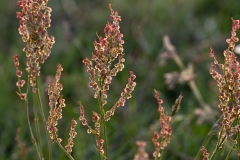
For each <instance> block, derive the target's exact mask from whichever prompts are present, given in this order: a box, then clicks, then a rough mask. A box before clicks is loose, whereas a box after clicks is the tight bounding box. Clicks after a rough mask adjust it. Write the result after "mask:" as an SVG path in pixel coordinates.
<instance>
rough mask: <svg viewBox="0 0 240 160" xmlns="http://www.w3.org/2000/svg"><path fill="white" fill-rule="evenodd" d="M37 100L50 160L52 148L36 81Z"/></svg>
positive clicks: (50, 159)
mask: <svg viewBox="0 0 240 160" xmlns="http://www.w3.org/2000/svg"><path fill="white" fill-rule="evenodd" d="M37 86H38V87H37V99H38V103H39V106H40V113H41V117H42V120H43V124H44V131H45V134H46V137H47V143H48V156H49V160H52V147H51V140H50V136H49V133H48V130H47V121H46V118H45V115H44V111H43V105H42V100H41V97H40V91H39V84H38V80H37Z"/></svg>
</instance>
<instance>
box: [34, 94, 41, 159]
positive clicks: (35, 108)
mask: <svg viewBox="0 0 240 160" xmlns="http://www.w3.org/2000/svg"><path fill="white" fill-rule="evenodd" d="M36 105H37V104H36V94H33V113H34V123H35V129H36V134H37V141H38V149H39V152H40V155H41V157H42V158H43V153H42V152H43V151H42V139H41V133H40V128H39V120H38V112H37V106H36Z"/></svg>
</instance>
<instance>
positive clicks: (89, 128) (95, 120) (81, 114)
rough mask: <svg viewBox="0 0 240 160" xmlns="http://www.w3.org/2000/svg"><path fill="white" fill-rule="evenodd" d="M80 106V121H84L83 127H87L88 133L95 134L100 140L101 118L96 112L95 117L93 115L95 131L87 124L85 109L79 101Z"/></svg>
mask: <svg viewBox="0 0 240 160" xmlns="http://www.w3.org/2000/svg"><path fill="white" fill-rule="evenodd" d="M78 104H79V111H80V116H79V120H80V121H82V125H83V126H87V127H88V129H87V133H88V134H91V133H92V134H94V135H95V136H96V138H97V139H98V138H99V137H100V127H101V125H100V122H99V120H100V117H99V115H98V114H97V113H96V112H93V115H92V122H93V123H94V124H95V125H94V126H95V129H92V127H91V126H90V125H88V123H87V119H86V118H85V115H84V108H83V106H82V104H81V102H80V101H78Z"/></svg>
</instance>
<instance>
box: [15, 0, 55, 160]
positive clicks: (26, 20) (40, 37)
mask: <svg viewBox="0 0 240 160" xmlns="http://www.w3.org/2000/svg"><path fill="white" fill-rule="evenodd" d="M47 2H48V0H18V7H19V8H20V9H21V12H17V18H18V19H19V22H20V27H19V28H18V31H19V34H20V35H21V36H22V40H23V42H25V47H24V48H23V51H24V52H25V53H26V57H27V62H26V65H27V68H26V71H27V73H28V80H27V89H26V91H25V92H23V91H22V87H23V85H24V84H25V80H22V79H21V76H22V71H21V70H20V68H19V59H18V55H15V56H14V64H15V67H16V70H17V71H16V75H17V77H18V82H17V83H16V85H17V87H18V92H17V94H18V95H19V96H20V98H21V99H22V100H24V102H25V110H26V116H27V122H28V127H29V131H30V135H31V140H32V142H33V144H34V145H35V148H36V150H37V154H38V157H39V159H43V157H44V156H43V151H42V139H41V133H40V130H41V126H40V122H39V117H38V115H39V114H40V115H41V120H42V122H43V124H44V128H45V134H46V139H47V141H48V152H49V159H52V153H51V152H52V151H51V145H50V138H49V136H48V133H47V124H46V119H45V116H44V110H43V105H42V102H41V97H40V92H39V84H38V83H39V82H38V77H39V76H40V68H41V63H42V64H43V63H44V62H45V60H46V59H47V58H48V57H49V55H50V53H51V48H52V45H53V44H54V37H53V36H49V35H48V32H47V28H49V27H50V22H51V19H50V16H51V14H50V13H51V8H49V7H47ZM30 87H31V90H32V96H33V110H34V122H35V130H36V131H35V133H36V136H37V139H35V136H34V131H33V130H32V126H31V124H30V113H29V98H30V97H31V95H30V91H29V88H30Z"/></svg>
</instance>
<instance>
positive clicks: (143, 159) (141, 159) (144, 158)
mask: <svg viewBox="0 0 240 160" xmlns="http://www.w3.org/2000/svg"><path fill="white" fill-rule="evenodd" d="M136 144H137V146H138V152H137V154H135V155H134V160H149V158H148V153H147V152H146V151H145V148H146V145H147V143H146V142H144V141H137V142H136Z"/></svg>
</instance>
